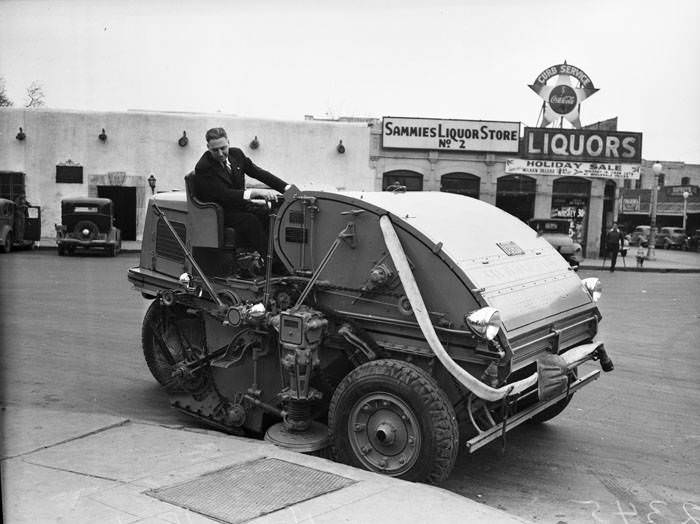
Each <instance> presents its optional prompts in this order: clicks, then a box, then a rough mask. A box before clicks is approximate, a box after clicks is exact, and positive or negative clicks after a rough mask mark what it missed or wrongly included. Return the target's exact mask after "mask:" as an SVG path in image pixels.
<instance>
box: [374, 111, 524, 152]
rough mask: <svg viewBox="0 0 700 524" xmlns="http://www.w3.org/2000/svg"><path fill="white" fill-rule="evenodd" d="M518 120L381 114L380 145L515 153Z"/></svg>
mask: <svg viewBox="0 0 700 524" xmlns="http://www.w3.org/2000/svg"><path fill="white" fill-rule="evenodd" d="M519 139H520V123H519V122H496V121H490V120H438V119H432V118H400V117H384V118H383V119H382V147H383V148H387V149H431V150H446V151H464V152H466V151H470V152H476V151H479V152H492V153H517V152H518V148H519V143H520V142H519Z"/></svg>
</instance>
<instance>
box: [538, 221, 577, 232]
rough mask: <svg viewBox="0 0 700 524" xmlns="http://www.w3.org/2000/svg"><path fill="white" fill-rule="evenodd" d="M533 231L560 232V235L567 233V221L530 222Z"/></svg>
mask: <svg viewBox="0 0 700 524" xmlns="http://www.w3.org/2000/svg"><path fill="white" fill-rule="evenodd" d="M532 227H533V228H534V229H535V231H539V232H540V233H560V234H562V235H568V234H569V223H568V222H559V221H546V222H535V223H533V224H532Z"/></svg>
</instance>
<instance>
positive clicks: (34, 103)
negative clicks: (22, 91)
mask: <svg viewBox="0 0 700 524" xmlns="http://www.w3.org/2000/svg"><path fill="white" fill-rule="evenodd" d="M45 105H46V102H45V101H44V89H43V87H41V84H40V83H39V82H38V81H36V80H34V81H33V82H32V83H31V84H29V87H28V88H27V99H26V103H25V104H24V107H42V106H45Z"/></svg>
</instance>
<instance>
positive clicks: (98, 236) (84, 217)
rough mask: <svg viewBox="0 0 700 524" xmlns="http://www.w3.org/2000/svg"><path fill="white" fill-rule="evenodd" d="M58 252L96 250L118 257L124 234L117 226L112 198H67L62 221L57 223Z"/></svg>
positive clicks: (70, 253)
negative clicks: (115, 225) (115, 224)
mask: <svg viewBox="0 0 700 524" xmlns="http://www.w3.org/2000/svg"><path fill="white" fill-rule="evenodd" d="M56 245H57V246H58V254H59V255H61V256H63V255H72V254H73V253H75V250H76V249H78V248H80V249H83V250H91V249H97V250H102V251H104V252H106V253H107V254H108V255H109V256H115V255H116V254H117V253H119V251H120V250H121V246H122V234H121V231H120V230H119V229H118V228H116V227H114V204H113V203H112V201H111V200H110V199H109V198H86V197H77V198H64V199H63V200H62V201H61V224H56Z"/></svg>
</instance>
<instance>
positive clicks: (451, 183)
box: [440, 173, 481, 199]
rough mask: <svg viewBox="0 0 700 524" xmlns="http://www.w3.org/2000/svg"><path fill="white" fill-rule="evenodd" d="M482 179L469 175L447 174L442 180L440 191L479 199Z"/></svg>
mask: <svg viewBox="0 0 700 524" xmlns="http://www.w3.org/2000/svg"><path fill="white" fill-rule="evenodd" d="M480 185H481V179H480V178H479V177H478V176H476V175H470V174H469V173H447V174H446V175H442V178H441V179H440V191H443V192H445V193H456V194H458V195H465V196H468V197H472V198H477V199H478V198H479V186H480Z"/></svg>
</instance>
